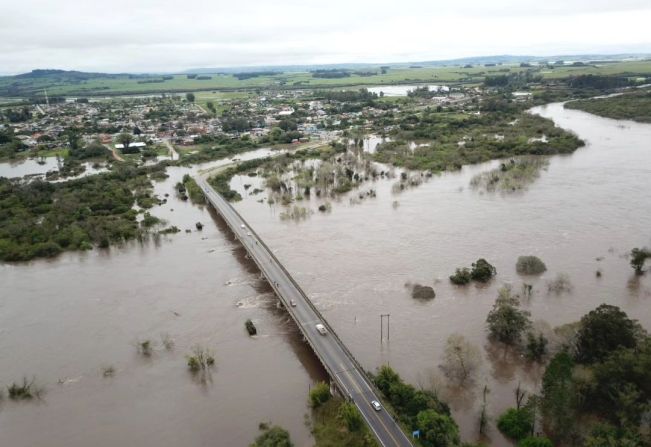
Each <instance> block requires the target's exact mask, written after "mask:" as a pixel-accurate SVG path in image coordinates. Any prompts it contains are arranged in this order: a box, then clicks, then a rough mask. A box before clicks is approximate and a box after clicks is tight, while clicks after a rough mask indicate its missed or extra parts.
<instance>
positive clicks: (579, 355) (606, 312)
mask: <svg viewBox="0 0 651 447" xmlns="http://www.w3.org/2000/svg"><path fill="white" fill-rule="evenodd" d="M641 331H642V330H641V328H640V326H639V325H638V324H637V322H635V321H633V320H631V319H629V318H628V316H627V315H626V313H625V312H623V311H622V310H620V309H619V307H617V306H611V305H609V304H602V305H601V306H599V307H597V308H596V309H595V310H592V311H590V312H589V313H588V314H587V315H585V316H584V317H583V318H581V329H579V333H578V339H577V345H576V360H577V361H579V362H581V363H593V362H596V361H601V360H604V359H605V358H606V356H607V355H608V354H610V353H611V352H613V351H614V350H616V349H617V348H620V347H622V348H632V347H634V346H635V345H636V343H637V339H638V336H639V334H640V333H641Z"/></svg>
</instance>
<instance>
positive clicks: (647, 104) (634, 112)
mask: <svg viewBox="0 0 651 447" xmlns="http://www.w3.org/2000/svg"><path fill="white" fill-rule="evenodd" d="M565 107H567V108H568V109H575V110H582V111H584V112H588V113H592V114H595V115H599V116H603V117H605V118H612V119H618V120H632V121H637V122H639V123H651V89H646V90H641V91H634V92H626V93H623V94H621V95H617V96H611V97H605V98H592V99H581V100H577V101H569V102H567V103H565Z"/></svg>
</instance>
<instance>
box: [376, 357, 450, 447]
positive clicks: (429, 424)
mask: <svg viewBox="0 0 651 447" xmlns="http://www.w3.org/2000/svg"><path fill="white" fill-rule="evenodd" d="M374 381H375V385H376V386H377V387H378V389H379V390H380V391H381V392H382V394H383V396H384V398H385V399H386V401H387V402H388V403H389V404H390V406H391V409H392V410H393V413H394V414H395V415H397V417H398V418H399V420H400V422H401V423H402V424H404V426H405V427H406V428H407V430H411V431H416V430H420V433H421V435H420V436H421V437H420V442H421V443H422V444H423V445H424V446H428V447H430V446H431V447H436V446H458V445H459V444H460V441H459V427H457V424H456V423H455V422H454V419H453V418H452V416H451V415H450V409H449V407H448V406H447V405H446V404H445V403H443V402H441V401H440V400H439V399H438V398H437V396H436V395H435V394H434V393H433V392H431V391H428V390H421V389H416V388H414V387H413V386H412V385H409V384H407V383H405V382H404V381H403V380H402V378H401V377H400V376H399V375H398V373H396V372H395V371H394V370H393V369H391V367H389V366H382V367H380V369H379V370H378V372H377V373H376V375H375V377H374Z"/></svg>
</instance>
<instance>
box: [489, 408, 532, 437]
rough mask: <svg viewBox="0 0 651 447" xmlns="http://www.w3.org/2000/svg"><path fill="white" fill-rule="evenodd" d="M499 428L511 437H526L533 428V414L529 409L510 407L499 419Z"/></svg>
mask: <svg viewBox="0 0 651 447" xmlns="http://www.w3.org/2000/svg"><path fill="white" fill-rule="evenodd" d="M497 428H498V429H499V430H500V431H501V432H502V433H503V434H504V435H505V436H507V437H509V438H511V439H515V440H516V441H517V440H520V439H524V438H525V437H526V436H527V435H529V434H531V431H532V430H533V415H532V414H531V412H530V411H529V410H528V409H524V408H521V409H519V410H518V409H515V408H509V409H508V410H506V411H505V412H504V413H503V414H502V415H501V416H500V417H499V419H498V420H497Z"/></svg>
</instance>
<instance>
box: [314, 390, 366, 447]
mask: <svg viewBox="0 0 651 447" xmlns="http://www.w3.org/2000/svg"><path fill="white" fill-rule="evenodd" d="M311 432H312V436H314V441H315V446H316V447H338V446H350V447H376V446H377V445H378V444H377V441H376V440H375V436H373V434H372V433H371V431H370V430H369V428H368V427H367V426H366V422H364V419H363V418H362V415H361V414H360V413H359V410H358V409H357V407H356V406H355V405H354V404H352V403H349V402H346V401H344V400H343V399H341V398H339V397H336V398H332V399H330V400H328V401H327V402H325V403H323V404H322V405H319V407H317V408H314V409H313V410H312V421H311Z"/></svg>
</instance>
